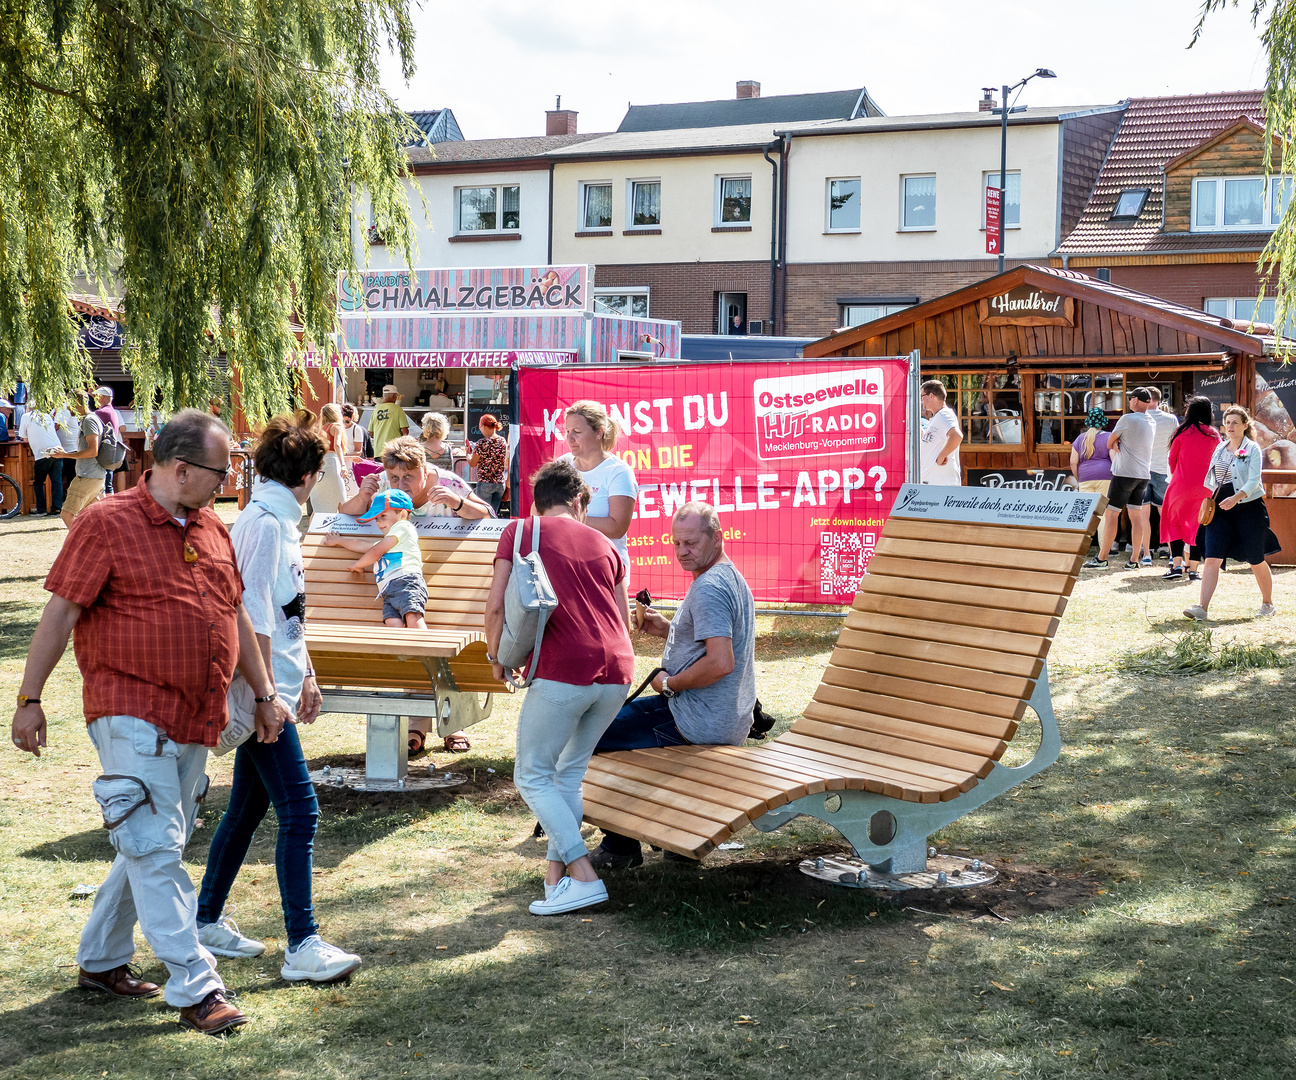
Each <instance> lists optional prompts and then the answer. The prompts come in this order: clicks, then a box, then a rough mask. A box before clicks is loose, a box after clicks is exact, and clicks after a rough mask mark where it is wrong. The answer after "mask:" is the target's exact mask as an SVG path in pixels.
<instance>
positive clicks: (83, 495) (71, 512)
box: [49, 394, 108, 529]
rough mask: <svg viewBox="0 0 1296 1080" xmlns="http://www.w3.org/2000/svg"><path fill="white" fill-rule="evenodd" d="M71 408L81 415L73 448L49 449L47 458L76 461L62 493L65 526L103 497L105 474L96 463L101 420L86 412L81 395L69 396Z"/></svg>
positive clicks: (86, 403)
mask: <svg viewBox="0 0 1296 1080" xmlns="http://www.w3.org/2000/svg"><path fill="white" fill-rule="evenodd" d="M72 408H73V409H74V410H75V411H76V412H77V413H78V414H79V415H80V417H81V421H80V427H79V430H78V433H77V448H76V450H75V451H69V450H63V449H54V448H51V449H50V451H49V455H50V457H54V458H64V459H67V458H71V459H73V460H75V461H76V476H75V477H73V479H72V482H71V483H70V484H68V488H67V491H65V492H64V493H63V512H62V513H61V514H60V515H59V516H60V517H62V518H63V524H64V525H66V526H67V527H68V528H69V529H70V528H72V522H73V521H75V520H76V516H77V514H79V513H81V511H82V510H84V509H85V508H86V507H87V506H90V505H91V504H93V503H96V502H98V501H99V500H100V499H102V498H103V495H104V477H105V476H107V475H108V470H107V469H106V468H105V467H104V466H103V465H101V464H100V462H99V450H100V443H101V442H103V441H104V425H103V421H102V420H100V419H99V417H97V416H95V414H94V413H93V412H91V411H90V407H89V403H88V402H87V401H86V398H85V395H84V394H73V395H72Z"/></svg>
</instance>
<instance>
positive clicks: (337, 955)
mask: <svg viewBox="0 0 1296 1080" xmlns="http://www.w3.org/2000/svg"><path fill="white" fill-rule="evenodd" d="M360 964H361V960H360V957H358V956H356V954H355V953H349V952H343V951H342V950H341V949H339V948H338V947H337V946H336V945H330V944H329V943H328V942H327V941H325V940H324V939H323V938H322V937H320V936H319V934H311V936H310V937H308V938H307V939H306V940H305V941H303V942H302V943H301V944H300V945H298V946H297V948H295V949H288V950H286V951H285V952H284V962H283V967H281V968H280V969H279V974H280V975H282V976H283V977H284V978H285V979H287V980H288V981H289V982H302V981H304V980H309V981H310V982H336V981H337V980H338V979H341V978H345V977H346V976H347V975H350V974H351V972H353V971H355V969H356V968H358V967H359V966H360Z"/></svg>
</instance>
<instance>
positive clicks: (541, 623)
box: [496, 515, 558, 686]
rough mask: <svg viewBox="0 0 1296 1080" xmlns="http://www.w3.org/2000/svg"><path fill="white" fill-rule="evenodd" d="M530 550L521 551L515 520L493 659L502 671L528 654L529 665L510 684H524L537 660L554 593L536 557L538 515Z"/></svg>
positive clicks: (519, 528)
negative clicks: (501, 629) (501, 627)
mask: <svg viewBox="0 0 1296 1080" xmlns="http://www.w3.org/2000/svg"><path fill="white" fill-rule="evenodd" d="M531 522H532V524H531V553H530V554H529V555H526V556H524V555H523V554H522V530H523V528H525V521H519V522H518V526H517V530H516V531H515V532H514V533H513V569H512V571H511V572H510V573H509V580H508V586H507V588H506V589H505V590H504V632H503V633H502V634H501V635H500V643H499V655H498V657H496V659H498V660H499V662H500V663H501V664H502V665H503V667H504V670H505V671H509V670H511V669H513V668H517V667H521V666H522V665H523V664H524V663H526V658H527V655H528V654H530V656H531V669H530V671H528V672H527V673H526V674H525V675H524V676H523V677H522V678H521V679H520V680H518V681H516V682H513V683H512V685H513V686H526V685H527V684H528V683H530V681H531V679H532V678H533V677H534V675H535V669H536V665H537V664H538V663H539V662H540V642H541V639H542V638H543V637H544V629H545V623H547V622H548V621H549V616H550V615H551V614H552V613H553V610H554V608H556V607H557V606H558V597H557V596H556V595H555V594H554V590H553V586H552V585H551V584H550V583H549V575H548V573H546V572H545V566H544V562H543V561H542V560H541V558H540V517H539V515H537V516H535V517H533V518H532V519H531Z"/></svg>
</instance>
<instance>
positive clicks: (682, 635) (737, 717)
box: [590, 502, 756, 870]
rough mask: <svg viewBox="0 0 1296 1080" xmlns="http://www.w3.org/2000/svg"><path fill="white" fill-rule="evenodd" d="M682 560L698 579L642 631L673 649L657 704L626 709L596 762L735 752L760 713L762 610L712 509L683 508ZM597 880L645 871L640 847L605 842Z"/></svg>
mask: <svg viewBox="0 0 1296 1080" xmlns="http://www.w3.org/2000/svg"><path fill="white" fill-rule="evenodd" d="M671 539H672V541H673V542H674V544H675V558H676V559H677V560H678V561H679V564H680V566H682V567H683V568H684V569H685V570H687V571H688V572H689V573H690V574H692V575H693V583H692V584H691V585H690V586H689V589H688V592H687V593H686V594H685V596H684V602H683V603H682V604H680V607H679V610H678V611H677V612H676V613H675V618H674V619H673V620H670V621H667V620H666V619H665V618H663V617H662V616H661V615H660V614H659V613H658V612H656V611H654V610H653V609H652V608H647V609H646V610H645V611H644V613H643V627H642V629H643V631H644V633H646V634H651V635H653V636H654V637H660V638H665V639H666V649H665V651H664V652H663V653H662V669H663V670H662V671H660V672H659V673H658V674H656V675H654V676H653V680H652V687H653V689H654V690H656V691H657V693H656V695H651V696H649V695H643V696H640V697H638V698H636V699H635V700H634V701H631V702H628V703H627V704H626V705H625V706H624V707H623V708H622V709H621V711H620V712H619V713H617V716H616V719H615V720H613V721H612V724H611V726H610V727H609V728H608V729H607V731H605V732H604V733H603V737H602V738H601V739H600V740H599V744H598V746H597V747H596V748H595V751H594V752H595V753H596V754H610V753H613V752H614V751H617V750H643V749H647V748H651V747H655V746H683V745H685V744H694V745H696V744H706V745H716V744H720V745H727V746H737V745H739V744H741V743H742V742H743V741H744V740H745V739H746V738H747V733H748V732H749V731H750V730H751V725H752V710H753V709H754V708H755V707H756V651H755V645H756V604H755V602H754V600H753V599H752V593H751V589H750V588H748V586H747V582H746V581H744V580H743V576H742V575H741V574H740V573H739V572H738V568H737V567H736V566H734V564H733V563H732V562H730V561H729V559H728V557H727V556H726V555H725V553H724V531H723V530H722V529H721V527H720V518H719V516H718V515H717V514H716V512H715V510H714V509H713V508H712V507H710V506H708V505H707V504H706V503H697V502H694V503H686V504H685V505H683V506H681V507H680V508H679V510H678V511H676V514H675V519H674V521H673V522H672V523H671ZM590 861H591V862H592V863H593V864H594V868H595V869H596V870H615V869H621V868H623V867H628V866H638V865H639V864H640V863H642V862H643V854H642V852H641V851H640V848H639V841H638V840H636V839H634V838H633V837H629V836H621V835H619V834H617V833H610V832H606V831H605V832H604V834H603V843H602V845H601V846H600V847H599V849H598V850H597V851H595V852H594V853H593V854H592V855H591V856H590Z"/></svg>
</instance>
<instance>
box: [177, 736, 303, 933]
mask: <svg viewBox="0 0 1296 1080" xmlns="http://www.w3.org/2000/svg"><path fill="white" fill-rule="evenodd" d="M271 802H273V803H274V808H275V816H276V817H278V819H279V840H278V843H277V844H276V846H275V873H276V874H277V875H278V877H279V898H280V900H281V901H282V902H283V912H284V925H285V926H286V927H287V930H288V947H289V948H294V949H295V948H296V947H297V946H298V945H300V944H301V943H302V942H303V941H305V940H306V939H307V938H308V937H310V936H311V934H314V933H316V932H317V931H318V929H319V926H318V924H317V923H316V922H315V916H314V910H315V905H314V901H313V900H312V897H311V854H312V852H313V851H314V848H315V826H316V824H317V823H318V821H319V803H318V802H316V800H315V786H314V785H313V784H312V783H311V780H310V775H309V773H308V772H307V770H306V757H305V755H304V754H303V753H302V748H301V740H300V739H298V738H297V728H296V727H295V726H294V725H292V724H288V725H287V726H286V727H285V728H284V729H283V731H282V732H280V733H279V738H278V740H277V741H275V742H272V743H262V742H257V741H256V736H255V735H254V736H252V738H250V739H248V741H247V742H245V743H243V744H242V745H240V746H239V748H238V749H237V750H235V751H234V782H233V784H232V785H231V787H230V798H229V806H228V807H226V809H225V816H224V817H222V818H221V823H220V827H219V828H218V829H217V830H216V835H215V836H214V837H212V844H211V849H210V850H209V851H208V852H207V870H206V872H205V873H204V874H203V880H202V890H201V892H200V893H199V894H198V922H200V923H210V922H215V921H216V920H217V919H219V918H220V914H221V911H222V909H223V908H224V907H225V899H226V897H228V896H229V891H230V888H231V886H232V885H233V884H234V878H235V877H236V876H237V875H238V872H239V867H241V866H242V865H243V860H244V858H246V857H247V851H248V846H249V845H250V844H251V843H252V834H253V833H255V832H256V828H257V826H258V825H260V824H261V820H262V819H263V818H264V817H265V813H266V810H268V809H269V807H270V803H271Z"/></svg>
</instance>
